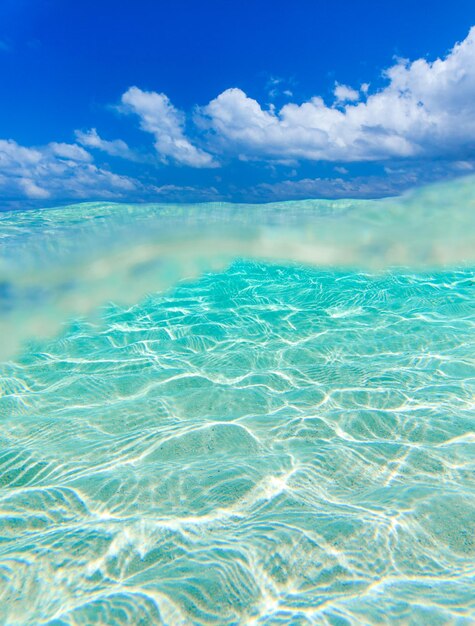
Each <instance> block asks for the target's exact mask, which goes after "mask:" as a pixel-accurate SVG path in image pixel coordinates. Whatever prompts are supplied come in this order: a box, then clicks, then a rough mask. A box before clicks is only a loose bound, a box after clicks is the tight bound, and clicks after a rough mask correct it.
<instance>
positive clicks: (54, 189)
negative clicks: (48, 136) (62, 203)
mask: <svg viewBox="0 0 475 626" xmlns="http://www.w3.org/2000/svg"><path fill="white" fill-rule="evenodd" d="M136 188H137V182H136V181H134V180H133V179H131V178H129V177H127V176H119V175H117V174H114V173H112V172H110V171H108V170H105V169H101V168H100V167H97V166H96V165H94V164H93V163H92V157H91V155H90V154H89V153H88V152H87V151H86V150H84V148H81V146H78V145H76V144H66V143H55V142H53V143H50V144H48V145H46V146H42V147H39V148H31V147H25V146H21V145H19V144H18V143H16V142H15V141H13V140H5V139H0V190H1V192H2V195H3V196H4V197H12V198H17V197H23V198H28V199H31V200H46V199H48V198H62V199H65V198H77V199H85V198H90V197H91V196H92V197H98V198H115V197H121V196H122V195H123V194H125V193H128V192H131V191H133V190H135V189H136Z"/></svg>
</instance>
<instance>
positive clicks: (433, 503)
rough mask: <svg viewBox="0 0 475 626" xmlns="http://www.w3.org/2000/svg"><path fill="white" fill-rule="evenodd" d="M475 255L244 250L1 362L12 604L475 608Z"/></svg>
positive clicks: (322, 610)
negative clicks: (447, 257) (330, 265)
mask: <svg viewBox="0 0 475 626" xmlns="http://www.w3.org/2000/svg"><path fill="white" fill-rule="evenodd" d="M474 314H475V281H474V279H473V272H471V271H469V270H467V269H464V270H459V271H450V272H449V271H439V272H437V273H432V274H430V273H427V272H426V273H419V274H415V273H409V272H406V273H404V272H402V271H398V272H385V273H381V274H368V273H358V272H353V273H348V272H343V271H338V272H337V271H331V270H325V271H317V270H310V269H304V268H300V267H290V266H289V267H287V266H276V265H267V264H263V263H251V262H247V261H237V262H235V263H234V264H233V265H232V266H231V267H230V268H229V269H228V270H226V271H224V272H222V273H219V274H208V275H206V276H204V277H203V278H201V279H199V280H197V281H195V282H193V283H183V284H181V285H179V286H178V287H177V288H175V289H174V291H172V292H170V293H165V294H156V295H151V296H149V297H147V298H146V299H145V300H143V301H142V302H140V303H139V304H137V305H135V306H132V307H130V308H128V309H124V308H121V307H118V306H115V305H109V306H107V307H106V308H104V310H103V313H102V321H101V322H99V321H98V320H95V321H93V322H92V321H90V320H89V321H88V320H85V319H84V320H78V321H76V322H74V323H72V324H70V325H69V326H68V327H67V328H66V329H65V330H64V332H63V333H62V335H61V336H60V337H58V338H57V339H55V340H51V341H44V340H43V341H39V340H38V341H37V342H36V343H31V345H30V346H29V348H28V350H26V351H25V352H24V354H23V355H22V356H21V357H20V358H18V359H17V360H16V361H15V362H10V363H8V364H6V365H4V366H2V368H1V369H0V415H1V424H2V429H1V432H0V440H1V446H0V623H2V624H11V625H29V624H32V625H33V624H34V625H36V624H48V625H49V626H66V625H71V626H72V625H74V626H76V625H81V626H82V625H84V626H86V625H90V624H96V625H99V624H101V625H112V624H114V625H122V624H124V625H125V624H141V625H148V624H168V625H171V626H175V625H194V624H197V625H201V624H219V625H221V624H223V625H237V624H256V625H257V624H258V625H262V626H263V625H265V626H277V625H279V624H292V625H302V626H303V625H307V624H324V625H332V626H343V625H348V626H349V625H353V624H407V625H420V624H431V625H432V624H434V625H439V624H441V625H442V624H454V625H457V626H461V625H468V624H473V623H475V607H474V604H475V601H474V598H475V595H474V593H473V575H474V563H475V499H474V482H475V481H474V478H475V476H474V460H475V454H474V443H475V434H474V417H475V415H474V387H475V385H474V381H475V360H474V355H475V331H474V324H475V315H474Z"/></svg>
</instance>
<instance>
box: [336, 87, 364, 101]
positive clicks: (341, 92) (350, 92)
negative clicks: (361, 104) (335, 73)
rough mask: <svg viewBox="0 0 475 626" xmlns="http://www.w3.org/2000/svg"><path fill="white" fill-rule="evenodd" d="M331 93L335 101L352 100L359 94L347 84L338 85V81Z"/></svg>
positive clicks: (357, 97)
mask: <svg viewBox="0 0 475 626" xmlns="http://www.w3.org/2000/svg"><path fill="white" fill-rule="evenodd" d="M333 93H334V94H335V98H336V100H337V102H354V101H355V100H359V98H360V94H359V93H358V92H357V91H356V89H352V88H351V87H348V85H339V84H338V83H337V84H336V85H335V89H334V91H333Z"/></svg>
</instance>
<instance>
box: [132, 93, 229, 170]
mask: <svg viewBox="0 0 475 626" xmlns="http://www.w3.org/2000/svg"><path fill="white" fill-rule="evenodd" d="M122 105H123V106H122V110H123V111H125V112H129V113H135V114H136V115H138V116H139V118H140V128H141V129H142V130H144V131H145V132H148V133H151V134H152V135H153V136H154V137H155V144H154V145H155V149H156V151H157V153H158V154H159V156H160V157H161V159H162V160H163V161H164V162H167V160H168V159H172V160H173V161H175V162H176V163H180V164H183V165H190V166H192V167H216V165H217V163H216V161H215V160H214V158H213V157H212V156H211V155H210V154H209V153H208V152H205V151H204V150H201V149H200V148H197V147H196V146H195V145H193V144H192V143H191V141H190V140H189V139H188V138H187V137H186V135H185V130H184V127H185V115H184V113H183V112H182V111H179V110H178V109H176V108H175V107H174V106H173V104H172V103H171V102H170V100H169V99H168V97H167V96H166V95H165V94H163V93H156V92H154V91H142V90H141V89H139V88H138V87H131V88H130V89H128V90H127V91H126V92H125V93H124V94H123V95H122Z"/></svg>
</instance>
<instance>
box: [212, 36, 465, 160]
mask: <svg viewBox="0 0 475 626" xmlns="http://www.w3.org/2000/svg"><path fill="white" fill-rule="evenodd" d="M385 77H386V79H387V81H388V84H387V85H386V86H385V87H384V88H383V89H381V90H379V91H377V92H376V93H373V94H370V95H368V93H367V90H368V85H366V84H364V85H362V86H361V87H360V88H359V89H358V90H357V89H354V88H352V87H349V86H346V85H337V86H336V88H335V102H334V103H332V104H331V105H327V104H325V102H324V100H323V98H321V97H320V96H315V97H313V98H311V99H310V100H308V101H307V102H303V103H301V104H296V103H289V104H286V105H285V106H283V107H282V108H281V109H280V110H279V111H275V110H274V108H273V107H270V108H268V109H265V108H263V106H262V105H261V104H260V103H259V102H257V101H256V100H254V99H252V98H250V97H249V96H247V94H246V93H245V92H244V91H242V90H241V89H238V88H231V89H227V90H226V91H224V92H223V93H221V94H220V95H218V96H217V97H216V98H215V99H214V100H212V101H211V102H210V103H209V104H208V105H206V106H204V107H202V108H201V109H200V123H201V126H202V127H203V128H207V129H209V130H211V131H212V133H213V138H214V144H215V145H214V149H215V151H216V152H219V151H222V152H225V153H227V154H234V155H241V156H242V155H245V156H247V157H249V156H253V157H256V156H257V157H260V158H263V159H265V158H279V159H282V158H294V159H309V160H322V161H376V160H382V159H390V158H397V157H403V158H407V157H418V158H420V157H434V156H435V157H440V156H444V157H445V156H448V155H450V154H455V153H457V154H460V152H467V153H468V152H470V151H473V148H474V146H475V27H473V28H472V29H471V30H470V32H469V34H468V36H467V38H466V39H465V40H464V41H462V42H461V43H459V44H456V45H455V47H454V48H453V49H452V50H451V52H450V53H449V54H448V55H447V56H446V58H445V59H437V60H435V61H432V62H430V61H426V60H425V59H418V60H417V61H414V62H412V63H411V62H409V61H407V60H405V59H400V60H398V61H397V63H396V64H395V65H393V66H392V67H391V68H389V69H388V70H387V71H386V72H385Z"/></svg>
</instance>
